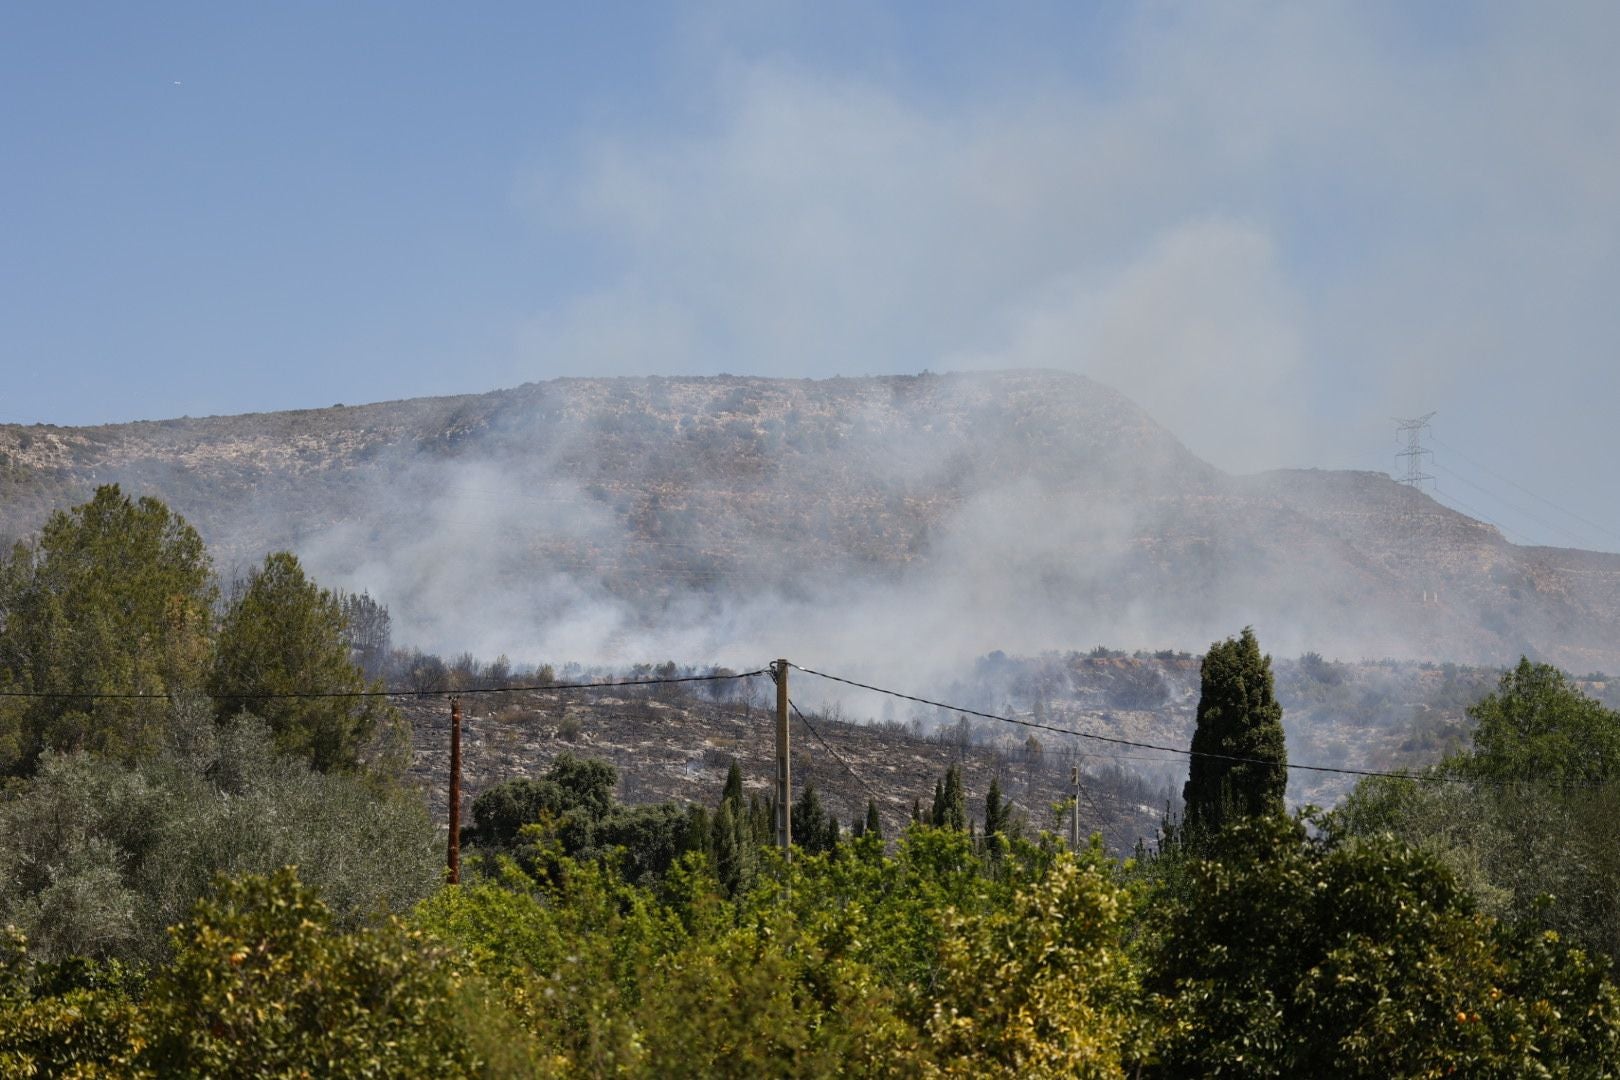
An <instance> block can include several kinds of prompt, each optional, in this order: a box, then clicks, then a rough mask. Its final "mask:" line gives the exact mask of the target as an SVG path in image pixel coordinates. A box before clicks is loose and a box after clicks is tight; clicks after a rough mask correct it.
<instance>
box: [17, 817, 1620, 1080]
mask: <svg viewBox="0 0 1620 1080" xmlns="http://www.w3.org/2000/svg"><path fill="white" fill-rule="evenodd" d="M520 836H526V840H527V843H528V845H529V849H530V850H529V852H528V856H527V858H525V859H523V860H513V859H511V858H506V859H504V860H501V861H499V862H498V864H497V865H496V866H495V868H494V872H492V873H489V874H485V875H483V876H481V877H479V878H477V879H476V880H473V881H470V882H469V883H468V884H465V885H461V886H454V887H447V888H443V889H440V890H438V891H437V892H435V893H434V894H433V895H432V896H431V897H430V898H428V899H427V900H426V901H425V902H423V903H422V904H421V906H420V907H419V908H418V909H417V910H416V912H415V913H414V914H413V915H412V916H411V917H410V918H409V919H407V920H405V921H404V922H401V921H399V920H398V919H383V920H381V921H378V922H373V923H367V924H362V925H351V926H350V927H349V928H345V927H344V926H343V924H342V923H341V922H340V921H339V920H337V919H336V918H335V917H334V915H333V913H332V912H331V911H330V909H329V908H328V907H327V906H326V905H325V904H324V903H323V902H322V901H321V900H320V899H319V898H318V897H317V896H316V895H315V894H314V893H313V892H312V891H311V890H309V889H308V888H307V887H305V886H303V885H301V884H299V883H298V882H297V880H296V879H295V877H294V876H293V875H292V873H291V872H290V871H283V872H278V873H275V874H272V875H269V876H250V877H247V878H243V879H240V880H239V881H236V882H234V883H226V884H224V885H222V886H221V887H220V889H219V890H218V891H217V892H216V893H215V894H214V895H213V896H212V897H211V898H209V899H206V900H204V901H203V902H201V903H200V904H198V905H197V906H196V907H195V908H194V909H193V911H192V912H191V914H190V916H189V918H188V919H187V920H186V921H185V922H184V923H183V924H182V925H181V926H180V927H178V928H177V929H176V930H175V931H174V934H173V957H174V958H173V960H172V962H170V963H169V964H167V965H164V966H163V967H161V968H156V969H153V970H152V971H151V972H150V974H149V975H148V976H147V977H145V978H139V977H131V975H130V974H129V973H128V972H127V971H126V970H125V969H123V968H121V967H119V966H118V965H116V964H115V965H96V964H88V965H87V964H84V963H77V962H76V963H69V964H66V965H63V964H42V963H37V962H34V963H30V962H28V961H27V960H26V959H24V955H23V953H22V952H21V950H20V946H19V945H18V943H17V942H15V941H13V943H12V944H11V945H10V946H8V947H9V949H10V952H7V953H5V954H4V956H0V960H4V964H3V965H0V976H3V979H0V1064H5V1065H6V1066H7V1067H8V1068H9V1069H11V1070H12V1071H25V1070H26V1069H28V1068H30V1067H32V1068H34V1069H36V1070H38V1071H39V1072H40V1073H43V1074H45V1075H57V1074H61V1073H63V1072H65V1071H67V1069H68V1068H69V1067H70V1066H78V1067H80V1068H81V1070H82V1069H83V1068H84V1067H85V1066H96V1067H100V1068H104V1069H106V1070H109V1071H111V1072H113V1073H116V1074H119V1075H170V1074H174V1073H184V1074H200V1073H209V1074H213V1075H240V1074H244V1073H248V1072H251V1073H253V1074H254V1075H288V1076H291V1075H301V1074H303V1073H304V1072H306V1071H307V1072H310V1073H319V1074H323V1075H340V1076H350V1075H353V1076H358V1075H412V1076H415V1075H476V1074H484V1075H538V1076H546V1075H558V1076H602V1075H621V1076H630V1077H639V1076H645V1077H663V1076H737V1077H744V1076H747V1077H753V1076H767V1075H768V1076H827V1075H842V1074H859V1075H885V1076H887V1075H894V1076H942V1077H943V1076H963V1077H966V1076H974V1077H978V1076H1000V1077H1009V1078H1011V1077H1070V1076H1095V1077H1122V1076H1126V1075H1139V1076H1150V1077H1179V1076H1188V1075H1215V1074H1233V1075H1244V1076H1304V1075H1310V1076H1367V1077H1383V1076H1390V1075H1403V1076H1442V1075H1469V1076H1500V1077H1516V1076H1526V1075H1576V1076H1607V1075H1613V1071H1612V1070H1613V1064H1612V1063H1613V1062H1614V1061H1615V1060H1617V1055H1620V998H1617V995H1616V989H1615V987H1614V985H1613V983H1612V982H1611V981H1610V980H1609V979H1608V977H1607V975H1606V965H1604V964H1601V963H1597V962H1595V961H1593V960H1591V959H1589V958H1588V957H1587V956H1586V955H1584V954H1582V953H1581V952H1579V951H1572V950H1570V949H1568V948H1566V947H1565V946H1564V945H1563V944H1562V943H1561V942H1559V940H1558V939H1557V935H1555V934H1550V933H1541V932H1535V931H1533V930H1530V929H1525V930H1519V929H1515V928H1513V927H1512V926H1510V925H1509V924H1506V923H1502V922H1499V921H1497V920H1495V919H1493V918H1491V917H1490V916H1488V915H1485V914H1483V913H1481V912H1479V911H1478V910H1477V908H1476V906H1475V905H1474V902H1473V900H1472V899H1471V897H1470V896H1469V894H1468V892H1467V890H1466V889H1465V888H1463V887H1462V886H1461V884H1460V883H1459V882H1458V881H1457V879H1456V878H1455V877H1454V876H1453V875H1452V874H1451V873H1450V872H1449V871H1448V870H1447V869H1446V868H1445V866H1444V865H1443V864H1442V863H1441V862H1440V861H1439V860H1438V859H1436V858H1434V857H1433V856H1431V855H1428V854H1425V853H1423V852H1420V851H1417V850H1415V849H1412V848H1409V847H1406V846H1404V845H1401V844H1398V843H1396V842H1393V841H1390V840H1376V839H1375V840H1367V841H1363V840H1355V839H1352V840H1337V839H1333V838H1331V837H1329V836H1326V835H1322V836H1318V837H1317V838H1315V839H1311V838H1307V837H1306V835H1305V831H1304V829H1303V827H1302V826H1301V824H1300V823H1299V822H1297V821H1290V820H1288V819H1285V818H1260V819H1254V820H1251V821H1246V822H1242V823H1239V824H1238V825H1237V826H1235V827H1234V830H1233V832H1232V833H1231V835H1230V836H1229V837H1228V838H1227V842H1225V843H1223V844H1222V845H1220V850H1221V852H1222V856H1221V858H1219V859H1207V858H1199V857H1196V856H1192V855H1189V854H1186V853H1185V852H1184V851H1182V850H1179V849H1178V850H1176V851H1173V852H1172V853H1170V854H1168V855H1165V856H1161V857H1156V858H1150V859H1148V860H1147V862H1146V863H1145V864H1141V865H1137V864H1132V863H1129V862H1127V863H1118V862H1116V861H1114V860H1113V859H1111V858H1109V857H1108V856H1106V855H1105V854H1104V853H1103V852H1102V851H1101V849H1100V847H1099V846H1098V845H1097V844H1096V843H1095V842H1093V845H1092V846H1091V847H1090V848H1089V849H1088V850H1086V851H1083V852H1081V853H1080V854H1079V855H1078V856H1076V855H1073V854H1070V853H1069V852H1067V851H1062V850H1060V849H1059V848H1058V847H1057V846H1056V845H1055V844H1054V843H1053V842H1052V840H1051V838H1050V837H1047V838H1044V839H1043V840H1042V841H1041V842H1039V843H1029V842H1025V841H1012V842H1011V843H1009V845H1008V847H1007V849H1006V851H1005V852H1004V853H1003V855H1002V856H1001V857H1000V858H999V859H996V860H992V859H990V858H987V857H986V856H985V855H984V854H983V853H981V852H978V851H975V849H974V845H973V842H972V839H971V838H970V837H969V835H968V834H967V833H965V832H960V831H957V830H953V829H936V828H933V827H932V826H913V827H912V828H910V829H908V830H907V831H906V832H905V833H904V834H903V835H902V836H901V837H900V839H899V840H898V841H897V842H896V843H895V844H894V845H893V846H892V847H891V848H889V849H887V850H886V849H885V846H884V845H883V843H882V841H880V840H879V839H877V838H876V837H863V838H861V839H858V840H852V841H848V842H846V843H843V844H841V845H840V846H839V847H838V848H837V849H836V850H834V851H832V852H829V853H824V854H819V855H810V854H801V856H800V857H798V858H796V859H794V861H793V863H792V864H791V866H789V865H786V864H784V863H783V862H782V861H781V860H780V859H779V858H778V857H777V856H776V854H775V853H774V852H772V851H771V850H770V849H765V850H763V851H761V852H760V859H761V865H760V868H759V872H758V876H757V879H756V884H755V886H754V887H753V888H750V889H747V890H745V891H743V892H741V893H739V894H738V895H736V896H734V897H730V896H728V895H727V891H726V890H725V889H724V888H723V887H722V885H721V883H720V881H719V880H718V878H717V877H716V876H715V874H714V873H713V871H712V870H711V868H710V864H709V862H708V860H707V859H706V858H705V856H703V855H702V854H701V853H699V852H691V853H688V854H687V855H685V856H683V857H682V858H680V859H678V860H676V861H675V862H673V863H672V864H670V866H669V867H668V868H667V869H666V870H665V871H664V872H663V873H662V874H661V875H658V876H656V877H655V878H650V879H647V880H645V881H643V882H642V883H639V884H638V883H635V882H632V881H631V880H629V879H628V878H627V877H626V874H625V873H624V864H623V863H622V862H621V859H622V855H620V854H616V853H615V852H612V851H608V850H598V851H597V852H595V853H594V854H592V855H591V856H590V857H588V858H584V859H580V858H574V857H570V856H568V855H566V854H564V853H563V851H562V850H561V846H560V844H559V843H558V842H557V841H556V840H555V838H554V837H548V836H547V835H546V833H545V830H544V829H543V828H541V827H539V826H530V827H527V828H526V829H525V830H522V831H521V832H520ZM525 864H526V865H525ZM1171 879H1174V881H1175V884H1174V885H1173V886H1172V885H1170V884H1168V882H1169V881H1170V880H1171ZM87 1074H93V1073H87V1072H84V1071H81V1072H80V1073H79V1074H78V1075H87Z"/></svg>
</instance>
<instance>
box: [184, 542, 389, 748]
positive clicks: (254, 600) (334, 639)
mask: <svg viewBox="0 0 1620 1080" xmlns="http://www.w3.org/2000/svg"><path fill="white" fill-rule="evenodd" d="M344 626H345V624H344V620H343V609H342V606H341V605H340V604H339V602H338V598H337V597H336V596H334V595H332V593H331V592H330V591H328V590H326V589H323V588H321V587H320V586H318V585H316V584H315V582H313V581H311V580H310V579H309V578H308V577H307V576H305V574H304V568H303V567H302V566H300V565H299V563H298V558H297V556H295V555H293V554H292V553H291V552H287V551H278V552H276V553H274V554H272V555H269V556H267V557H266V558H265V560H264V565H263V566H262V567H260V568H259V569H257V570H255V571H254V572H253V574H252V576H250V577H249V578H248V580H247V583H246V585H245V587H244V588H243V589H242V591H241V592H240V593H239V594H238V595H237V596H236V597H235V599H234V600H232V602H231V605H230V607H229V608H227V609H226V612H225V618H224V621H223V623H222V624H221V626H220V631H219V644H218V647H217V649H216V651H215V654H214V670H213V672H212V674H211V675H210V676H209V680H208V689H209V692H210V694H211V695H212V696H213V698H214V703H215V708H216V710H217V713H218V716H219V719H220V720H222V721H223V720H229V719H231V718H232V717H234V716H235V715H236V714H237V713H240V712H242V711H243V710H247V711H249V712H251V713H253V714H254V715H256V716H258V717H259V718H260V719H261V720H264V721H265V722H266V723H267V724H269V725H270V730H271V731H272V732H273V733H274V734H275V737H276V745H277V747H279V748H280V749H282V750H284V751H287V752H289V753H293V754H297V755H299V756H300V757H303V758H305V759H307V760H308V761H309V763H310V764H311V765H313V766H314V767H315V768H317V769H320V770H322V771H325V770H328V769H336V768H345V767H348V766H352V765H354V764H355V763H356V762H357V760H358V757H359V754H360V751H361V750H362V749H363V748H364V746H365V744H366V741H367V740H368V739H369V738H370V736H371V734H372V732H373V731H374V730H375V729H376V728H377V726H378V724H379V723H383V722H392V721H393V720H395V718H396V717H395V714H394V712H393V709H392V707H391V706H389V705H386V704H384V703H383V702H382V701H381V699H379V698H375V697H359V696H349V697H339V696H332V697H324V698H313V699H310V698H296V697H290V696H285V695H290V694H296V693H298V692H300V691H307V690H317V691H321V692H323V693H329V694H344V693H347V694H351V695H358V693H359V692H360V691H365V690H375V689H377V687H376V685H375V684H368V683H367V682H366V679H365V675H364V673H362V672H361V670H360V669H359V668H358V667H356V666H355V664H354V661H353V660H351V659H350V658H349V647H348V645H347V644H345V643H344V638H343V634H344Z"/></svg>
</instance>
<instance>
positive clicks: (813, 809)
mask: <svg viewBox="0 0 1620 1080" xmlns="http://www.w3.org/2000/svg"><path fill="white" fill-rule="evenodd" d="M792 828H793V842H794V843H795V844H797V845H798V846H799V847H802V848H803V849H804V850H805V851H808V852H812V853H813V852H818V851H831V850H832V849H833V848H834V847H836V846H837V844H838V819H837V818H835V817H833V816H832V815H830V814H828V813H827V811H826V810H825V809H824V808H823V807H822V805H821V796H820V795H818V794H817V793H816V785H814V784H806V785H805V786H804V791H802V792H801V793H800V794H799V800H798V802H796V803H794V804H793V820H792Z"/></svg>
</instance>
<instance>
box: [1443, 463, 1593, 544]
mask: <svg viewBox="0 0 1620 1080" xmlns="http://www.w3.org/2000/svg"><path fill="white" fill-rule="evenodd" d="M1430 464H1431V465H1433V466H1434V467H1435V468H1437V469H1439V470H1441V471H1442V472H1444V473H1446V474H1447V475H1449V476H1450V477H1452V478H1453V479H1455V480H1460V481H1462V482H1463V483H1465V484H1467V485H1468V486H1469V487H1471V488H1473V489H1474V490H1475V491H1478V492H1479V493H1481V494H1482V495H1485V496H1487V497H1489V498H1492V499H1495V500H1496V501H1497V502H1499V503H1501V504H1502V505H1503V506H1504V507H1506V508H1507V509H1509V510H1511V511H1513V512H1514V513H1515V514H1518V515H1519V516H1520V517H1524V518H1529V519H1530V520H1531V521H1533V522H1535V523H1536V524H1537V525H1540V526H1541V527H1542V528H1544V529H1551V530H1553V531H1554V532H1557V533H1561V534H1563V535H1564V536H1566V537H1568V538H1569V539H1570V540H1573V541H1574V542H1575V543H1576V544H1577V545H1580V544H1584V543H1586V538H1585V537H1583V536H1581V535H1580V534H1579V533H1575V532H1572V531H1570V530H1569V529H1566V528H1564V527H1563V526H1562V525H1557V524H1554V523H1553V522H1551V521H1547V520H1546V519H1544V518H1541V517H1538V516H1536V515H1535V514H1532V513H1531V512H1530V511H1528V510H1526V509H1524V508H1523V507H1522V506H1515V505H1514V504H1513V503H1510V502H1508V501H1507V500H1506V499H1504V498H1502V496H1500V495H1498V494H1496V493H1495V492H1493V491H1492V490H1490V489H1489V488H1487V487H1482V486H1481V485H1479V484H1476V483H1474V482H1473V481H1472V480H1470V479H1468V477H1466V476H1464V475H1462V474H1461V473H1459V472H1457V471H1456V470H1455V469H1451V468H1448V467H1447V466H1445V465H1442V464H1440V463H1439V462H1438V461H1434V462H1430ZM1497 528H1501V526H1500V525H1498V526H1497Z"/></svg>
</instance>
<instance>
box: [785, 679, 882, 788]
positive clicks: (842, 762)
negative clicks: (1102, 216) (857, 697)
mask: <svg viewBox="0 0 1620 1080" xmlns="http://www.w3.org/2000/svg"><path fill="white" fill-rule="evenodd" d="M795 666H797V665H795ZM800 670H801V671H802V670H803V669H802V668H801V669H800ZM788 705H789V706H790V707H791V708H792V709H793V715H794V716H797V717H798V718H799V719H800V720H801V721H803V722H804V726H805V727H806V728H808V729H810V734H812V735H814V736H815V737H816V741H817V742H819V743H820V744H821V745H822V746H823V747H824V748H825V749H826V751H827V753H829V754H831V755H832V756H833V760H834V761H836V762H838V764H840V765H842V766H843V767H844V771H845V772H847V773H849V775H850V776H852V777H853V778H854V779H855V782H856V783H857V784H859V785H861V787H863V788H865V789H866V793H867V794H868V795H870V796H871V797H872V799H873V800H874V801H875V802H879V803H881V802H882V801H883V796H881V795H879V794H878V793H877V792H876V791H874V790H873V788H872V785H871V784H868V783H867V782H866V780H865V779H864V778H862V776H861V774H860V773H858V772H856V771H855V767H854V766H852V765H851V764H850V763H849V762H848V761H845V760H844V755H842V754H840V753H839V752H838V751H836V750H834V749H833V748H832V743H830V742H828V741H827V740H826V739H824V738H822V737H821V732H819V731H817V730H816V725H814V724H812V723H811V722H810V718H809V717H808V716H806V715H804V713H802V712H800V711H799V706H798V705H797V704H795V703H794V701H793V699H792V698H788Z"/></svg>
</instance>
